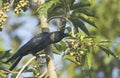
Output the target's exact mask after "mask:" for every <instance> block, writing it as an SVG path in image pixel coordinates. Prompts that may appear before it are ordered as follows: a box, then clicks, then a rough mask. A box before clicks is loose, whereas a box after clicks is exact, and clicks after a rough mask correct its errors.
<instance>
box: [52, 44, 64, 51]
mask: <svg viewBox="0 0 120 78" xmlns="http://www.w3.org/2000/svg"><path fill="white" fill-rule="evenodd" d="M54 46H55V48H56V49H57V50H59V51H62V47H61V45H60V44H54Z"/></svg>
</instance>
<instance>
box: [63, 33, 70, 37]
mask: <svg viewBox="0 0 120 78" xmlns="http://www.w3.org/2000/svg"><path fill="white" fill-rule="evenodd" d="M64 37H72V35H70V34H67V33H65V34H64Z"/></svg>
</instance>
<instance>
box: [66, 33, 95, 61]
mask: <svg viewBox="0 0 120 78" xmlns="http://www.w3.org/2000/svg"><path fill="white" fill-rule="evenodd" d="M75 38H76V39H67V43H68V47H69V50H68V52H67V53H68V55H71V56H74V58H75V60H76V61H77V62H78V63H81V61H83V60H84V58H85V57H86V54H87V53H88V52H90V48H93V47H94V40H93V38H87V37H85V36H80V35H76V37H75Z"/></svg>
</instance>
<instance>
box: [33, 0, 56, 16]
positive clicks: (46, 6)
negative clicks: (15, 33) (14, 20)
mask: <svg viewBox="0 0 120 78" xmlns="http://www.w3.org/2000/svg"><path fill="white" fill-rule="evenodd" d="M57 2H58V0H50V1H47V2H45V3H44V4H40V5H39V6H38V8H37V10H36V11H35V12H34V13H33V14H36V13H37V12H39V14H40V15H41V16H42V15H43V14H45V13H46V12H47V11H48V9H49V8H50V7H51V6H52V5H53V4H55V3H57Z"/></svg>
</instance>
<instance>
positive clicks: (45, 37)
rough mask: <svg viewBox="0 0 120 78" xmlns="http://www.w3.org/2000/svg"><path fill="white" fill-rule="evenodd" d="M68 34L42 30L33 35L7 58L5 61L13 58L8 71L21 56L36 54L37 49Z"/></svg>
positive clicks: (39, 49)
mask: <svg viewBox="0 0 120 78" xmlns="http://www.w3.org/2000/svg"><path fill="white" fill-rule="evenodd" d="M67 36H70V35H69V34H66V33H64V32H62V31H55V32H43V33H40V34H38V35H36V36H35V37H33V38H32V39H31V40H30V41H28V42H27V43H26V44H24V45H23V46H22V47H21V48H20V49H19V50H18V51H17V52H16V53H15V54H14V55H13V56H12V57H11V58H9V59H8V60H7V61H6V63H8V62H10V61H13V60H15V62H14V64H13V65H12V66H11V67H10V69H9V70H10V71H12V70H13V69H14V68H15V67H16V65H17V64H18V63H19V61H20V60H21V59H22V57H23V56H25V55H27V54H32V55H36V53H37V52H38V51H41V50H43V49H45V48H46V47H47V46H48V45H50V44H52V43H57V42H59V41H60V40H62V39H63V38H64V37H67Z"/></svg>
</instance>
